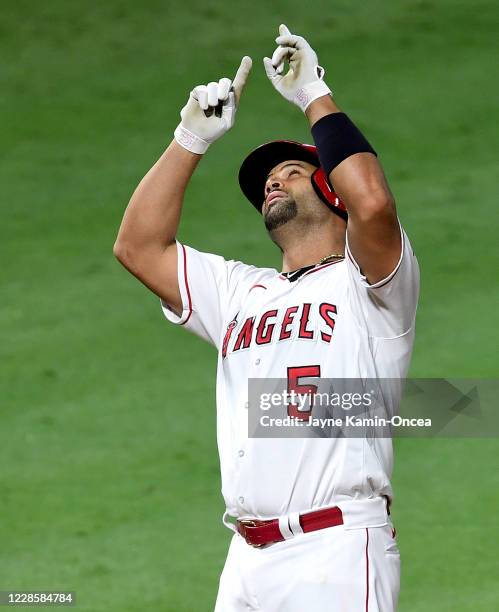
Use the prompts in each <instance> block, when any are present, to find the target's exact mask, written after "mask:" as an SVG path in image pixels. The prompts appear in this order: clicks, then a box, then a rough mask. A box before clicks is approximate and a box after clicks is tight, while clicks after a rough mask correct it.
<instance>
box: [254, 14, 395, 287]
mask: <svg viewBox="0 0 499 612" xmlns="http://www.w3.org/2000/svg"><path fill="white" fill-rule="evenodd" d="M279 33H280V35H279V36H278V37H277V38H276V42H277V44H278V47H277V49H276V50H275V52H274V55H273V57H272V59H268V58H265V60H264V63H265V69H266V72H267V76H268V77H269V79H270V81H271V82H272V84H273V85H274V87H275V88H276V89H277V90H278V91H279V92H280V93H281V95H283V96H284V97H285V98H286V99H288V100H289V101H290V102H293V103H294V104H296V105H297V106H298V107H299V108H300V109H301V110H302V111H303V112H304V113H305V114H306V116H307V118H308V120H309V124H310V126H311V128H312V134H313V136H314V140H315V143H316V145H317V149H318V153H319V157H320V159H321V165H322V166H323V168H324V170H325V171H326V172H327V174H328V176H329V179H330V182H331V184H332V185H334V190H335V192H336V193H337V194H338V196H339V197H340V198H341V199H342V200H343V202H344V203H345V206H346V208H347V211H348V243H349V247H350V250H351V252H352V255H353V257H354V258H355V260H356V261H357V263H358V264H359V266H360V268H361V270H362V272H363V274H364V275H365V276H366V277H367V279H368V281H369V282H370V283H371V284H374V283H376V282H378V281H380V280H382V279H383V278H385V277H386V276H388V275H389V274H390V273H391V272H392V271H393V270H394V269H395V267H396V265H397V262H398V259H399V257H400V253H401V236H400V229H399V224H398V219H397V213H396V210H395V201H394V198H393V196H392V194H391V192H390V189H389V187H388V184H387V182H386V179H385V176H384V174H383V169H382V167H381V164H380V163H379V161H378V158H377V157H376V155H375V153H374V150H373V149H372V147H371V146H370V145H369V143H368V142H367V140H366V139H365V138H364V137H363V136H362V134H361V133H360V132H359V131H358V129H357V128H356V127H355V126H354V125H353V123H352V122H351V121H350V120H349V119H348V117H346V115H344V113H342V112H341V111H340V109H339V108H338V107H337V106H336V104H335V102H334V100H333V98H332V94H331V91H330V89H329V88H328V87H327V85H326V84H325V83H324V81H323V76H324V69H323V68H322V67H321V66H319V65H318V60H317V55H316V53H315V51H314V50H313V49H312V48H311V47H310V45H309V44H308V43H307V41H306V40H305V39H304V38H302V37H301V36H296V35H293V34H291V32H289V30H288V29H287V28H286V26H283V25H282V26H281V27H280V28H279ZM285 59H287V60H288V61H289V66H290V68H289V71H288V72H287V73H286V74H284V73H283V62H284V60H285Z"/></svg>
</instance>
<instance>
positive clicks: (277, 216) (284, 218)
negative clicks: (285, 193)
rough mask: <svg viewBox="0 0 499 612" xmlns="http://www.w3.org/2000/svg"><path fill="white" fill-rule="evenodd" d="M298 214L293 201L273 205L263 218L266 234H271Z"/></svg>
mask: <svg viewBox="0 0 499 612" xmlns="http://www.w3.org/2000/svg"><path fill="white" fill-rule="evenodd" d="M297 214H298V208H297V206H296V202H295V201H294V200H290V201H289V202H279V203H276V204H274V206H272V207H271V209H270V210H269V211H268V212H267V214H266V215H265V218H264V223H265V227H266V228H267V231H268V232H273V231H274V230H276V229H277V228H278V227H281V226H282V225H284V224H285V223H287V222H288V221H291V219H294V218H295V217H296V215H297Z"/></svg>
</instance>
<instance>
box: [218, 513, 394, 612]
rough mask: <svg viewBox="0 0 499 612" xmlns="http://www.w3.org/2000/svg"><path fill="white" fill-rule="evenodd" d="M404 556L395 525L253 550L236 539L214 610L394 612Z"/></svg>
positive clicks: (334, 531) (318, 534)
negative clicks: (396, 538)
mask: <svg viewBox="0 0 499 612" xmlns="http://www.w3.org/2000/svg"><path fill="white" fill-rule="evenodd" d="M399 588H400V554H399V550H398V547H397V543H396V540H395V535H394V531H393V528H392V525H391V523H389V524H387V525H385V526H383V527H368V528H366V527H364V528H355V529H345V526H344V525H338V526H336V527H329V528H327V529H321V530H318V531H313V532H310V533H305V534H300V535H298V536H296V537H293V538H291V539H288V540H285V541H284V542H277V543H275V544H271V545H268V546H266V547H264V548H253V547H252V546H249V545H248V544H247V543H246V541H245V540H244V539H243V538H242V537H241V536H240V535H239V534H238V533H236V534H234V536H233V538H232V541H231V544H230V548H229V553H228V556H227V560H226V562H225V567H224V569H223V572H222V575H221V577H220V587H219V592H218V597H217V602H216V606H215V612H243V611H244V612H248V611H250V610H261V611H263V612H305V611H306V612H326V611H327V612H395V610H396V608H397V600H398V595H399Z"/></svg>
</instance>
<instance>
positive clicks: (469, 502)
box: [0, 0, 499, 612]
mask: <svg viewBox="0 0 499 612" xmlns="http://www.w3.org/2000/svg"><path fill="white" fill-rule="evenodd" d="M498 17H499V8H498V6H497V4H496V3H494V2H492V1H491V0H477V1H476V2H464V1H462V0H457V1H456V0H454V1H451V0H440V1H432V0H399V1H396V0H389V1H388V0H387V1H384V2H382V1H378V0H374V1H371V2H369V3H353V2H347V0H337V1H336V2H334V3H331V2H322V1H321V2H313V3H308V4H307V3H305V5H303V3H300V2H297V1H296V0H288V1H287V2H282V1H281V0H278V1H276V2H273V3H272V4H270V3H264V2H257V3H256V4H254V3H249V2H241V1H240V0H234V1H233V2H232V3H230V4H228V3H227V4H222V3H217V4H214V3H206V2H200V1H199V0H190V1H189V2H186V3H174V2H169V1H168V0H166V1H162V2H160V1H153V0H145V1H144V2H141V3H138V2H135V3H134V2H131V0H121V1H120V0H108V1H107V2H105V3H101V2H86V3H83V2H67V1H66V2H64V1H63V0H48V1H47V2H44V3H41V2H34V1H28V0H17V1H16V2H14V1H13V0H5V2H4V3H3V4H2V12H1V19H0V40H1V58H2V59H1V61H0V66H1V67H0V108H1V114H2V152H1V164H0V180H1V185H2V197H1V210H2V221H1V232H2V239H1V250H2V304H1V308H0V321H1V338H2V340H1V358H2V366H1V396H0V397H1V406H0V417H1V425H0V432H1V433H0V462H1V470H0V542H1V546H0V590H6V589H21V590H22V589H30V590H36V589H64V590H70V589H71V590H74V591H76V592H77V600H78V609H79V610H86V611H92V612H99V611H116V612H118V611H119V612H126V611H134V612H135V611H141V610H146V609H149V610H157V611H161V612H163V611H165V612H166V611H172V612H194V611H196V612H197V611H203V610H210V609H212V605H213V602H214V598H215V594H216V589H217V581H218V575H219V572H220V570H221V567H222V564H223V562H224V558H225V552H226V548H227V545H228V541H229V536H230V534H229V532H228V531H227V530H226V529H225V528H223V526H222V525H221V522H220V516H221V513H222V511H223V505H222V499H221V495H220V494H219V488H220V481H219V473H218V456H217V451H216V443H215V406H214V382H215V381H214V374H215V361H216V355H215V353H214V351H213V350H212V349H211V348H210V347H208V346H207V345H206V346H205V345H204V344H203V343H202V342H201V341H200V340H198V339H196V338H194V337H190V336H189V335H188V334H186V333H185V332H184V331H183V330H180V329H176V328H174V327H173V326H170V325H168V324H167V323H166V321H165V320H164V319H163V317H162V315H161V312H160V309H159V304H158V300H157V299H156V298H155V297H154V296H153V295H151V294H149V293H148V292H147V291H146V290H145V289H144V288H142V287H141V286H140V285H139V284H138V283H137V282H136V281H135V280H134V279H133V278H132V277H131V276H129V275H128V274H127V273H126V272H125V271H124V270H123V269H122V268H121V267H120V266H119V265H118V264H117V262H116V261H115V260H114V258H113V256H112V245H113V242H114V238H115V235H116V232H117V228H118V225H119V222H120V218H121V215H122V212H123V210H124V207H125V205H126V203H127V201H128V199H129V196H130V194H131V192H132V190H133V189H134V187H135V185H136V184H137V182H138V181H139V180H140V178H141V177H142V175H143V174H144V173H145V172H146V171H147V169H148V168H149V167H150V166H151V165H152V163H153V162H154V161H155V159H156V158H157V157H158V156H159V155H160V154H161V152H162V150H163V149H164V148H165V147H166V146H167V144H168V143H169V142H170V140H171V137H172V132H173V129H174V128H175V126H176V125H177V123H178V120H179V115H178V113H179V111H180V108H181V107H182V106H183V105H184V103H185V100H186V99H187V95H188V92H189V91H190V89H191V88H192V87H193V86H194V85H196V84H198V83H200V82H208V81H209V80H212V79H214V78H219V77H220V76H223V75H228V76H231V75H232V74H233V72H234V70H235V68H236V67H237V65H238V63H239V60H240V58H241V57H242V55H244V54H249V55H251V56H252V57H253V59H254V62H255V66H254V70H253V74H252V76H251V80H250V83H249V85H248V88H247V91H246V94H245V97H244V99H243V101H242V105H241V108H240V111H239V114H238V117H237V122H236V126H235V127H234V129H233V130H232V132H231V133H230V134H229V135H228V136H227V137H226V138H224V139H223V140H222V141H220V142H219V143H218V144H217V145H215V146H213V147H212V149H211V150H210V152H209V154H208V155H207V157H206V159H205V160H203V162H202V164H201V165H200V167H199V170H198V172H197V173H196V175H195V177H194V180H193V182H192V184H191V185H190V187H189V190H188V194H187V203H186V209H185V215H184V218H183V221H182V226H181V231H180V238H181V239H182V240H183V241H185V242H187V243H188V244H191V245H193V246H195V247H196V248H198V249H201V250H206V251H210V252H216V253H220V254H223V255H224V256H226V257H227V258H235V259H242V260H243V261H247V262H249V263H255V264H258V265H269V264H270V265H275V266H278V265H279V259H278V253H277V251H276V250H275V249H274V248H273V246H272V245H271V243H270V241H269V240H268V239H267V238H266V236H265V233H264V231H263V227H262V225H261V222H260V220H259V218H257V216H256V214H255V212H254V210H253V209H252V207H251V206H250V205H249V204H248V203H247V202H245V201H244V199H243V197H242V195H241V194H240V193H239V190H238V185H237V180H236V176H237V171H238V167H239V163H240V161H241V160H242V158H243V157H244V155H245V154H246V153H247V152H248V151H249V150H250V149H251V148H253V147H254V146H256V145H257V144H260V143H261V142H264V141H266V140H271V139H273V138H278V137H288V138H295V139H302V140H305V141H310V140H311V137H310V135H309V133H308V131H307V126H306V122H305V120H304V119H303V118H302V117H301V116H300V113H299V111H298V110H297V109H295V108H294V107H292V106H291V105H289V104H287V103H286V102H285V101H284V100H282V99H281V98H280V97H279V96H278V94H276V93H275V92H274V90H273V89H272V87H271V85H270V84H269V83H268V81H267V80H266V77H265V74H264V71H263V66H262V64H261V58H262V57H263V55H265V54H269V53H271V52H272V50H273V46H274V45H273V39H274V37H275V31H276V29H277V26H278V24H279V23H281V22H285V23H287V24H288V25H289V26H290V28H291V29H292V30H296V31H297V32H299V33H300V34H302V35H304V36H305V37H307V38H308V39H309V40H310V42H311V44H312V45H313V46H314V47H315V48H316V49H317V51H318V54H319V59H320V61H321V63H322V64H323V65H324V66H325V67H326V69H327V82H328V84H329V85H330V86H331V87H332V89H333V91H334V92H335V94H336V98H337V100H338V103H339V104H340V106H341V107H342V108H343V109H344V110H345V111H347V112H348V113H349V114H350V115H351V116H352V118H353V119H354V120H355V121H356V122H357V123H358V124H359V125H360V126H361V127H362V128H363V129H364V131H365V132H366V134H367V136H368V137H369V139H370V140H371V141H372V143H373V144H374V146H375V148H376V149H377V151H378V152H379V154H380V158H381V160H382V162H383V164H384V167H385V170H386V173H387V175H388V178H389V180H390V184H391V186H392V190H393V191H394V193H395V195H396V198H397V202H398V207H399V214H400V217H401V219H402V221H403V223H404V226H405V228H406V230H407V232H408V233H409V235H410V237H411V241H412V243H413V246H414V248H415V250H416V252H417V254H418V257H419V261H420V265H421V270H422V294H421V302H420V308H419V315H418V333H417V343H416V347H415V353H414V359H413V366H412V370H411V373H412V375H413V376H421V377H422V376H428V377H440V376H443V377H452V376H453V377H476V378H478V377H494V376H497V346H498V339H499V338H498V335H499V334H498V329H499V325H498V323H499V321H498V316H497V298H498V291H497V269H498V267H499V265H498V264H499V261H498V253H497V225H498V224H497V220H498V215H497V188H496V182H497V154H496V148H497V147H496V145H495V142H496V141H497V136H498V122H497V113H496V103H497V95H498V91H499V87H498V84H497V79H496V78H495V77H494V74H495V73H496V57H497V42H496V40H497V35H495V36H494V25H495V23H497V19H498ZM494 270H495V272H494ZM497 454H498V444H497V440H495V439H482V440H470V439H468V440H467V439H447V440H438V439H437V440H424V441H423V440H397V442H396V466H395V477H394V480H395V482H394V485H395V488H396V502H395V507H394V520H395V523H396V526H397V528H398V532H399V542H400V547H401V550H402V555H403V578H402V593H401V601H400V610H401V612H447V611H448V612H450V611H452V612H493V611H495V610H498V609H499V583H498V580H497V578H498V576H499V564H498V556H497V549H496V547H497V542H498V539H499V524H498V521H497V506H498V504H499V493H498V491H499V486H498V485H499V479H498V470H497V463H498V462H497Z"/></svg>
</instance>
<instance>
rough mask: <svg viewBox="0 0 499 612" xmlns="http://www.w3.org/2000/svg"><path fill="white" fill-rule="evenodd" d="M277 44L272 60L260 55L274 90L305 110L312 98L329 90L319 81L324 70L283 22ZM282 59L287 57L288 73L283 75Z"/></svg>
mask: <svg viewBox="0 0 499 612" xmlns="http://www.w3.org/2000/svg"><path fill="white" fill-rule="evenodd" d="M276 43H277V44H278V45H279V46H278V47H277V49H276V50H275V51H274V54H273V55H272V59H269V58H268V57H264V58H263V64H264V66H265V72H266V73H267V76H268V78H269V80H270V82H271V83H272V85H273V86H274V87H275V88H276V89H277V91H278V92H279V93H280V94H281V95H282V96H283V97H284V98H286V100H289V101H290V102H293V104H296V106H298V108H300V109H301V110H302V111H303V112H305V111H306V110H307V108H308V106H310V104H311V103H312V102H313V101H314V100H316V99H317V98H320V97H321V96H325V95H327V94H330V93H331V90H330V89H329V87H328V86H327V85H326V83H324V81H323V80H322V79H323V77H324V74H325V70H324V68H322V66H319V63H318V62H319V60H318V59H317V54H316V53H315V51H314V50H313V49H312V47H311V46H310V45H309V44H308V42H307V41H306V40H305V39H304V38H303V37H302V36H295V35H294V34H291V32H290V31H289V30H288V28H287V27H286V26H285V25H280V26H279V36H278V37H277V38H276ZM285 59H288V60H289V70H288V72H287V74H283V72H284V60H285Z"/></svg>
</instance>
